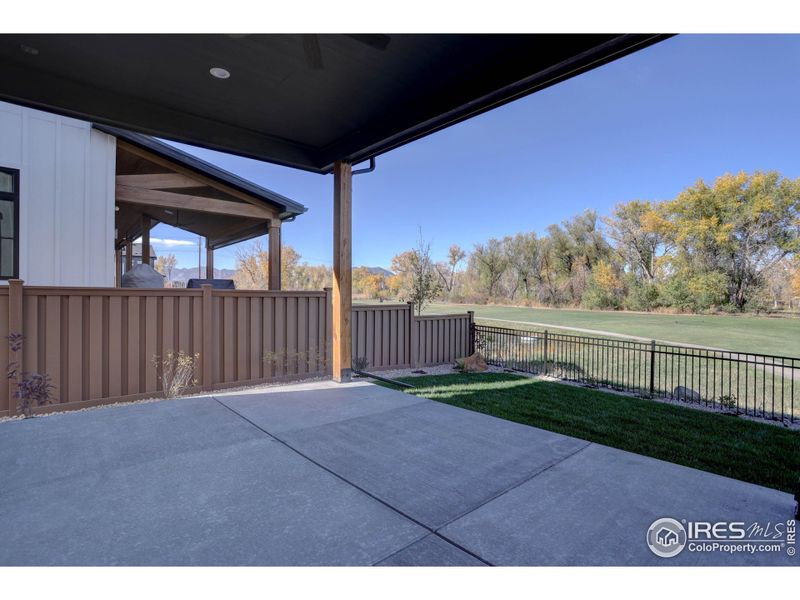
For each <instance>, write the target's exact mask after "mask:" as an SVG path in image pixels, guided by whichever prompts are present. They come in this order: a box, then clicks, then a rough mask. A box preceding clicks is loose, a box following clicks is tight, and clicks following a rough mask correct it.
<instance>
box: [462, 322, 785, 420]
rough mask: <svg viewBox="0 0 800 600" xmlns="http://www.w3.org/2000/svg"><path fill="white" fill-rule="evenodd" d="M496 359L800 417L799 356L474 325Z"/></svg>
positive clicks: (639, 390)
mask: <svg viewBox="0 0 800 600" xmlns="http://www.w3.org/2000/svg"><path fill="white" fill-rule="evenodd" d="M474 336H475V347H476V349H477V350H479V351H481V352H482V353H483V354H484V356H485V358H486V361H487V362H488V363H489V364H493V365H498V366H502V367H505V368H508V369H512V370H518V371H523V372H527V373H536V374H543V375H548V376H551V377H555V378H558V379H563V380H566V381H574V382H577V383H581V384H584V385H588V386H592V387H605V388H610V389H613V390H618V391H624V392H629V393H634V394H638V395H641V396H645V397H651V398H654V397H655V398H669V399H673V400H682V401H685V402H692V403H697V404H703V405H705V406H708V407H711V408H718V409H724V410H726V411H730V412H735V413H737V414H747V415H752V416H758V417H762V418H767V419H778V420H782V419H788V420H790V421H791V422H794V421H795V420H796V419H797V418H798V416H800V358H793V357H789V356H773V355H766V354H756V353H749V352H748V353H744V352H733V351H727V350H711V349H702V348H694V347H687V346H678V345H672V344H662V343H658V342H656V341H651V342H639V341H625V340H617V339H606V338H599V337H585V336H578V335H571V334H563V333H553V332H550V331H547V330H541V331H524V330H518V329H507V328H503V327H492V326H484V325H476V326H474Z"/></svg>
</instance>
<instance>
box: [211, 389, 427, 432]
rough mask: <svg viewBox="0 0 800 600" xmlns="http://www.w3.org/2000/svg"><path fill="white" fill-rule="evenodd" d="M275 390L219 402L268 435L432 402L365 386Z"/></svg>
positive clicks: (228, 396)
mask: <svg viewBox="0 0 800 600" xmlns="http://www.w3.org/2000/svg"><path fill="white" fill-rule="evenodd" d="M326 383H327V385H319V386H317V387H316V388H315V389H314V390H313V391H314V393H313V394H309V393H308V391H309V390H308V387H307V385H294V386H286V387H285V388H275V389H274V390H269V391H266V393H258V394H244V393H233V394H226V395H217V399H218V400H219V401H220V402H222V403H223V404H225V406H228V407H230V408H231V409H233V410H235V411H236V412H237V413H239V414H240V415H241V416H243V417H244V418H246V419H247V420H249V421H252V422H253V423H255V424H256V425H258V426H259V427H262V428H264V429H265V430H267V431H269V432H274V433H276V434H277V433H282V432H285V431H296V430H298V429H307V428H309V427H317V426H319V425H326V424H328V423H333V422H337V421H344V420H348V419H354V418H356V417H363V416H366V415H372V414H376V413H381V412H385V411H387V410H392V409H395V408H402V407H404V406H412V405H414V404H420V403H423V402H429V400H426V399H424V398H418V397H416V396H411V395H409V394H399V393H398V392H396V391H395V390H391V389H388V388H385V387H381V386H377V385H373V384H370V383H366V382H357V383H352V384H349V385H347V386H342V385H341V384H331V383H328V382H326Z"/></svg>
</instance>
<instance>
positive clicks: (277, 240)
mask: <svg viewBox="0 0 800 600" xmlns="http://www.w3.org/2000/svg"><path fill="white" fill-rule="evenodd" d="M269 289H270V290H280V289H281V222H280V221H279V220H278V219H271V220H270V222H269Z"/></svg>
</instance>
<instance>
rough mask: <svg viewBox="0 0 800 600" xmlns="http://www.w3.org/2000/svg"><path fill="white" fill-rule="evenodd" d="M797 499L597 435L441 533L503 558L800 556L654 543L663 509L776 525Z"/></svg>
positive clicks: (785, 560)
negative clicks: (669, 551)
mask: <svg viewBox="0 0 800 600" xmlns="http://www.w3.org/2000/svg"><path fill="white" fill-rule="evenodd" d="M793 507H794V502H793V500H792V497H791V496H790V495H789V494H785V493H783V492H779V491H777V490H772V489H769V488H765V487H761V486H757V485H752V484H749V483H744V482H741V481H736V480H734V479H729V478H726V477H721V476H719V475H713V474H710V473H705V472H703V471H698V470H695V469H690V468H687V467H683V466H680V465H675V464H672V463H668V462H664V461H660V460H656V459H653V458H648V457H644V456H640V455H637V454H632V453H630V452H623V451H622V450H616V449H613V448H608V447H606V446H600V445H597V444H592V445H591V446H589V447H587V448H585V449H584V450H582V451H580V452H578V453H577V454H575V455H573V456H571V457H570V458H568V459H567V460H564V461H563V462H560V463H559V464H557V465H555V466H554V467H553V468H551V469H549V470H547V471H546V472H544V473H541V474H540V475H538V476H537V477H534V478H533V479H531V480H530V481H528V482H527V483H524V484H523V485H521V486H519V487H517V488H516V489H512V490H510V491H509V492H508V493H507V494H504V495H503V496H501V497H499V498H497V499H495V500H493V501H492V502H489V503H488V504H485V505H484V506H482V507H480V508H479V509H477V510H476V511H474V512H472V513H470V514H468V515H466V516H464V517H462V518H460V519H458V520H457V521H455V522H453V523H451V524H449V525H447V526H446V527H444V528H443V529H442V530H441V533H442V534H443V535H444V536H446V537H447V538H448V539H451V540H454V541H455V542H457V543H458V544H460V545H463V546H464V547H466V548H469V549H470V551H472V552H475V553H476V554H479V555H480V556H481V557H482V558H484V559H486V560H488V561H490V562H491V563H493V564H500V565H662V564H664V565H781V564H787V565H800V561H798V558H797V556H794V557H792V556H789V555H788V554H787V552H786V549H785V548H784V549H782V550H781V551H778V552H775V553H767V552H757V553H755V554H752V555H750V554H743V553H736V554H727V553H721V552H690V551H688V550H687V549H684V550H683V551H682V552H681V553H680V554H679V555H678V556H675V557H673V558H659V557H657V556H656V555H655V554H653V553H652V552H651V551H650V549H649V548H648V546H647V544H646V534H647V530H648V528H649V527H650V525H651V523H653V521H655V520H656V519H659V518H662V517H671V518H674V519H676V520H678V521H681V520H684V519H685V520H686V521H709V522H712V523H714V522H717V521H741V522H745V523H747V524H748V525H749V524H750V523H753V522H758V523H759V524H760V525H762V526H766V525H767V524H768V523H770V524H772V526H773V527H774V526H775V525H776V524H782V525H783V526H785V524H786V521H787V520H788V519H792V517H793V513H794V511H793ZM773 531H774V529H773Z"/></svg>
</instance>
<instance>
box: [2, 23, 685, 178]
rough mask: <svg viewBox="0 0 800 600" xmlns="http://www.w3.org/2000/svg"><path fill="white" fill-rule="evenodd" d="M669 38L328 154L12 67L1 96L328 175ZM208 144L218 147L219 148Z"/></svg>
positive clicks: (595, 53)
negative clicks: (140, 120)
mask: <svg viewBox="0 0 800 600" xmlns="http://www.w3.org/2000/svg"><path fill="white" fill-rule="evenodd" d="M669 37H672V36H671V35H669V34H626V35H619V36H617V37H614V38H612V39H611V40H609V41H608V42H606V43H603V44H600V45H598V46H596V47H594V48H592V49H590V50H588V51H586V52H583V53H581V54H578V55H575V56H574V57H573V58H571V59H568V60H566V61H564V62H562V63H559V64H557V65H554V66H552V67H549V68H547V69H545V70H542V71H538V72H536V73H534V74H532V75H531V76H529V77H526V78H524V79H522V80H520V81H517V82H515V83H512V84H510V85H507V86H504V87H502V88H499V89H497V90H495V91H494V92H491V93H490V94H488V95H485V96H482V97H480V98H475V99H473V100H470V101H468V102H466V103H465V104H463V105H461V106H459V107H456V108H454V109H452V110H449V111H447V112H444V113H441V114H439V115H437V116H435V117H433V118H431V119H429V120H427V121H424V122H421V123H418V124H415V125H413V126H411V127H409V128H406V129H404V130H402V131H400V132H393V131H389V130H388V129H389V128H390V127H391V122H389V124H388V125H386V126H385V127H384V129H386V130H385V131H381V130H380V129H381V128H378V129H377V130H372V131H370V133H372V134H374V135H370V136H369V137H370V138H372V139H377V140H378V141H377V142H372V141H371V140H367V139H361V140H360V138H362V136H364V137H365V135H364V134H359V133H354V134H352V135H350V136H347V137H345V138H343V139H340V140H339V141H337V142H336V143H335V144H332V145H330V146H328V147H326V148H322V149H315V148H310V147H306V146H302V145H299V144H297V143H294V142H292V141H290V140H285V139H282V138H276V137H275V136H270V135H267V134H263V133H260V132H256V131H251V130H249V129H242V128H239V127H236V126H233V125H229V124H226V123H220V122H217V121H214V120H211V119H208V118H205V117H202V116H198V115H194V114H188V113H186V112H182V111H179V110H174V109H170V108H167V107H164V106H161V105H157V104H153V103H149V102H146V101H143V100H140V99H136V98H131V97H129V96H124V95H120V94H116V93H113V92H110V91H108V90H104V89H101V88H87V87H86V86H83V85H82V84H79V83H77V82H74V81H71V80H69V79H67V78H65V77H62V76H58V75H54V74H52V73H44V72H37V77H36V78H34V79H33V80H32V81H31V79H30V77H29V76H28V75H29V73H28V72H27V71H26V70H25V69H23V68H21V67H19V66H17V65H13V64H4V65H3V69H4V75H3V77H4V88H5V89H4V90H3V93H2V94H0V98H2V99H4V100H7V101H9V102H14V103H16V104H20V105H23V106H29V107H31V108H36V109H40V110H45V111H50V112H55V113H58V114H63V115H67V116H71V117H74V118H78V119H83V120H86V121H92V122H96V123H100V124H103V125H107V126H111V127H115V128H116V127H123V128H127V129H136V130H137V131H139V132H141V133H143V134H147V135H150V136H157V137H161V138H165V139H170V140H175V141H177V142H181V143H186V144H190V145H195V146H198V147H201V148H207V149H211V150H217V151H222V152H227V153H231V154H235V155H238V156H244V157H247V158H253V159H256V160H261V161H265V162H271V163H274V164H278V165H281V166H288V167H293V168H298V169H302V170H306V171H311V172H314V173H329V172H330V171H331V170H332V168H333V162H334V160H337V159H339V160H345V161H347V162H350V163H353V164H356V163H360V162H362V161H365V160H368V159H369V158H371V157H374V156H377V155H380V154H382V153H385V152H388V151H390V150H392V149H394V148H397V147H399V146H402V145H404V144H406V143H409V142H411V141H414V140H416V139H419V138H421V137H424V136H426V135H429V134H431V133H434V132H436V131H439V130H441V129H444V128H446V127H448V126H450V125H454V124H456V123H459V122H461V121H464V120H466V119H469V118H470V117H473V116H476V115H479V114H481V113H483V112H486V111H488V110H491V109H493V108H496V107H498V106H501V105H503V104H506V103H508V102H511V101H513V100H516V99H519V98H522V97H523V96H526V95H528V94H531V93H534V92H536V91H538V90H541V89H544V88H546V87H549V86H551V85H554V84H556V83H559V82H561V81H564V80H565V79H568V78H570V77H573V76H575V75H578V74H580V73H583V72H586V71H589V70H591V69H594V68H596V67H599V66H601V65H603V64H606V63H608V62H611V61H613V60H616V59H618V58H621V57H623V56H625V55H627V54H631V53H633V52H636V51H638V50H641V49H643V48H646V47H647V46H650V45H652V44H655V43H657V42H660V41H662V40H664V39H667V38H669ZM53 89H57V90H58V91H59V93H60V94H61V97H62V98H65V101H64V102H62V103H60V106H53V105H51V104H50V103H49V102H48V100H47V99H48V98H49V96H50V93H51V90H53ZM87 91H91V93H89V94H87ZM141 111H147V112H148V113H149V114H151V115H157V116H158V119H157V120H160V121H161V122H162V123H169V126H166V127H159V131H155V130H150V129H148V128H147V127H142V126H135V125H134V124H131V123H128V119H126V116H127V115H129V114H133V113H136V112H141ZM101 115H104V116H101ZM366 130H368V128H367V129H365V128H362V131H366ZM195 131H202V132H203V136H202V139H199V138H198V137H196V134H194V133H193V132H195ZM208 140H213V143H212V142H209V141H208Z"/></svg>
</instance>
